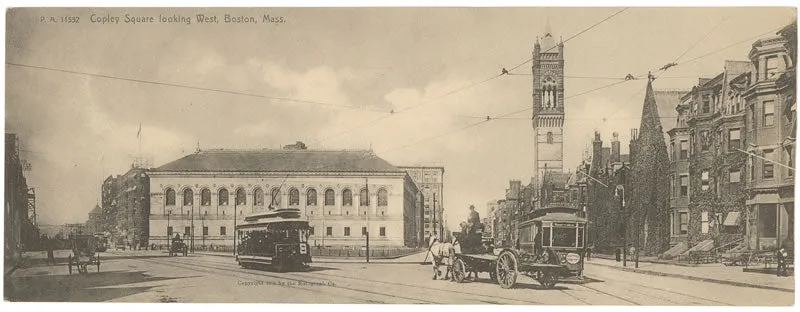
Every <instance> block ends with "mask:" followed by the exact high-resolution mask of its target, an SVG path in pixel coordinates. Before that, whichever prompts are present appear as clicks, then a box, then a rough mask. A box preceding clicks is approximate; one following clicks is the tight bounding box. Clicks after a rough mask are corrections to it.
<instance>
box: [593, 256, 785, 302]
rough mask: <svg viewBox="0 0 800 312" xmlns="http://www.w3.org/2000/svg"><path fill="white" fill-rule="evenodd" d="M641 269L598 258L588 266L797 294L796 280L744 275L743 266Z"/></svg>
mask: <svg viewBox="0 0 800 312" xmlns="http://www.w3.org/2000/svg"><path fill="white" fill-rule="evenodd" d="M639 260H640V261H639V268H638V269H634V267H633V266H634V262H633V261H628V266H627V267H623V266H622V262H616V261H615V260H610V259H603V258H595V257H592V259H591V260H589V261H587V262H586V265H587V266H592V265H596V266H603V267H610V268H614V269H618V270H622V271H627V272H636V273H642V274H649V275H657V276H667V277H675V278H683V279H690V280H696V281H704V282H711V283H719V284H727V285H734V286H742V287H753V288H762V289H770V290H778V291H784V292H791V293H794V276H788V277H778V276H775V275H767V274H760V273H748V272H744V270H743V267H741V266H725V265H723V264H719V263H714V264H704V265H698V266H691V267H690V266H676V265H672V264H663V263H653V262H643V261H641V260H642V259H639Z"/></svg>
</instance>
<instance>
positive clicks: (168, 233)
mask: <svg viewBox="0 0 800 312" xmlns="http://www.w3.org/2000/svg"><path fill="white" fill-rule="evenodd" d="M170 215H172V210H170V211H167V229H166V232H164V233H167V249H172V244H171V243H170V242H171V241H172V240H171V239H170V237H169V236H170V234H172V233H170V232H169V216H170Z"/></svg>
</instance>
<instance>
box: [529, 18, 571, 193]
mask: <svg viewBox="0 0 800 312" xmlns="http://www.w3.org/2000/svg"><path fill="white" fill-rule="evenodd" d="M532 64H533V65H532V71H533V132H534V138H533V148H534V153H533V155H534V156H533V157H534V164H535V166H536V167H535V168H536V169H535V172H534V179H535V181H536V182H537V184H538V185H541V181H542V177H544V173H545V172H547V171H555V172H562V171H563V169H564V165H563V158H564V155H563V154H564V42H563V41H561V40H559V41H558V43H556V39H555V38H554V36H553V34H552V32H551V31H550V23H549V21H548V23H547V25H546V26H545V34H544V36H543V37H541V38H538V37H537V38H536V43H535V44H534V47H533V58H532Z"/></svg>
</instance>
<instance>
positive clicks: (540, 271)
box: [452, 233, 566, 288]
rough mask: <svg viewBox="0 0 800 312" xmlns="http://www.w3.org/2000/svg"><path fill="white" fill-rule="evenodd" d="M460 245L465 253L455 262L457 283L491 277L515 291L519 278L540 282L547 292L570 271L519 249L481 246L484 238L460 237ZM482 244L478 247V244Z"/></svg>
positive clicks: (456, 253) (466, 235)
mask: <svg viewBox="0 0 800 312" xmlns="http://www.w3.org/2000/svg"><path fill="white" fill-rule="evenodd" d="M460 236H461V237H462V239H461V240H460V241H459V242H458V244H457V246H460V247H461V248H460V249H461V251H462V252H459V251H456V252H455V255H454V257H453V261H452V274H453V280H454V281H455V282H458V283H461V282H463V281H464V280H465V279H466V277H467V274H468V273H470V272H472V273H474V274H475V275H476V277H477V274H478V273H480V272H487V273H489V278H490V279H491V280H492V281H496V282H497V283H498V284H500V287H502V288H512V287H514V284H515V283H516V282H517V277H518V275H519V274H525V275H527V276H530V277H531V278H533V279H535V280H537V281H538V282H539V284H541V285H542V287H544V288H552V287H554V286H555V284H556V281H557V279H558V276H559V275H560V274H561V272H562V271H564V270H566V268H565V267H564V266H563V265H559V264H554V263H552V261H547V260H546V259H545V258H542V257H538V256H534V255H530V254H528V253H526V252H524V251H523V250H520V249H517V248H497V249H495V248H493V246H492V245H491V243H490V242H487V241H486V240H484V241H483V242H481V240H480V238H481V236H480V234H479V233H475V234H464V235H460ZM476 243H478V244H476Z"/></svg>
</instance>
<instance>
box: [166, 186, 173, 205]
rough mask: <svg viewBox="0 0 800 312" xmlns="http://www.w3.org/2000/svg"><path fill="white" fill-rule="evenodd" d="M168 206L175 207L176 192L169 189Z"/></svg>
mask: <svg viewBox="0 0 800 312" xmlns="http://www.w3.org/2000/svg"><path fill="white" fill-rule="evenodd" d="M166 193H167V206H175V190H173V189H171V188H168V189H167V192H166Z"/></svg>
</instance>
